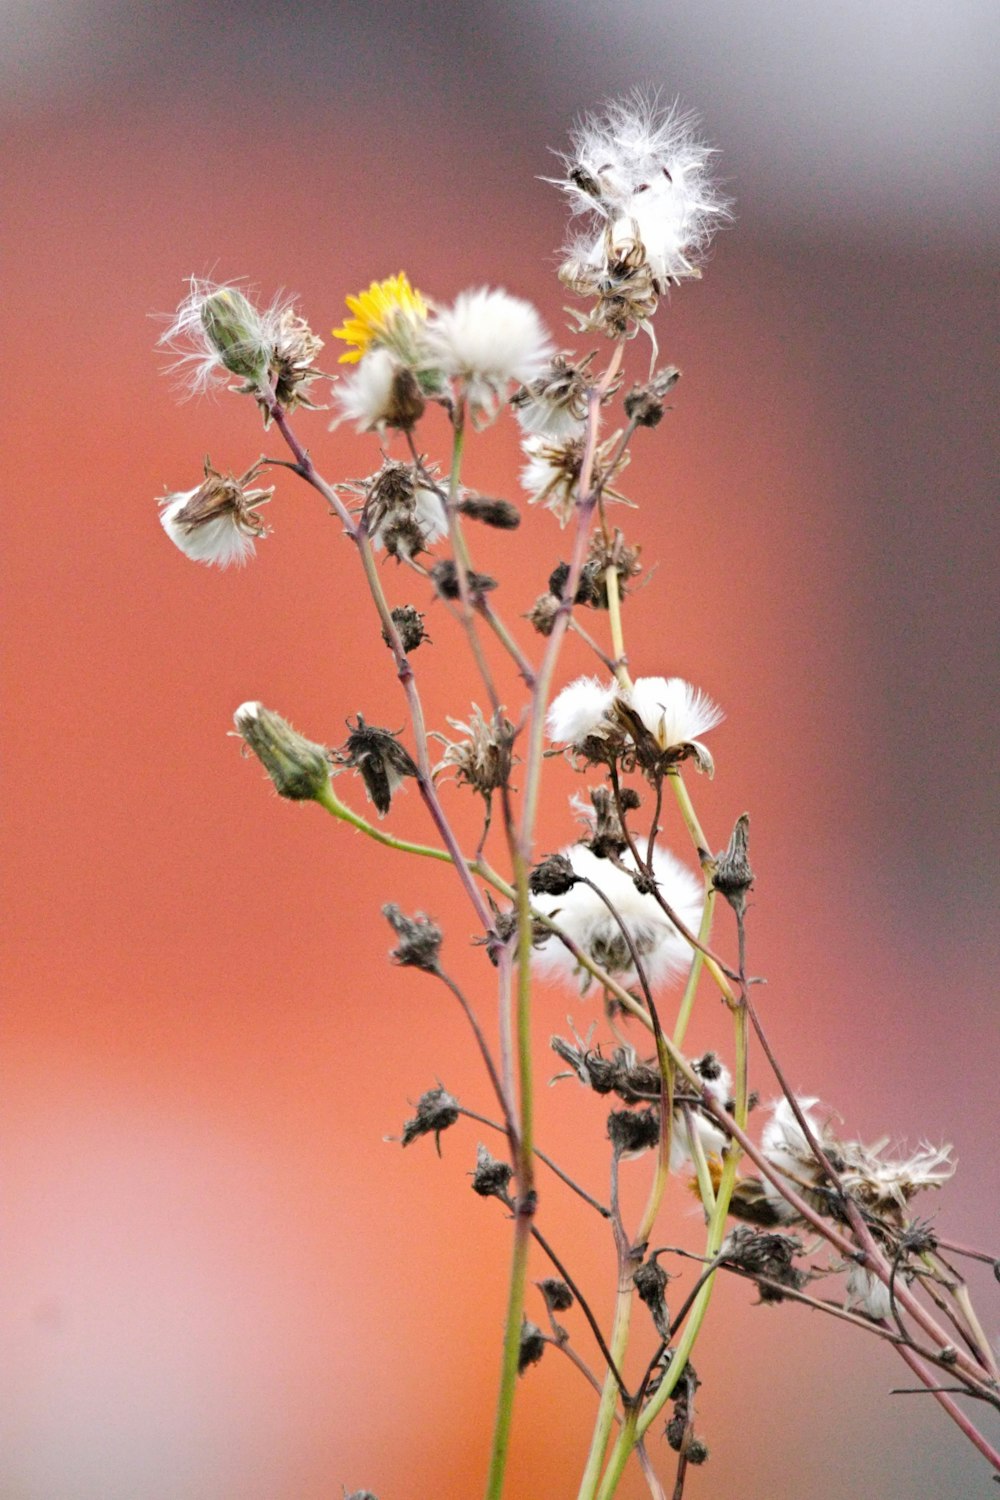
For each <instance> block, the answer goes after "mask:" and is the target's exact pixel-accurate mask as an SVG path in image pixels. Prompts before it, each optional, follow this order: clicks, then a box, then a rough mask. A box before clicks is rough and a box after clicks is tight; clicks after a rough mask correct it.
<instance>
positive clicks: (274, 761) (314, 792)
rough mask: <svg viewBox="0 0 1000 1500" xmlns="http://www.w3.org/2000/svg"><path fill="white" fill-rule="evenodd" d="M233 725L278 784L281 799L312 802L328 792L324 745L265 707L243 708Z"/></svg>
mask: <svg viewBox="0 0 1000 1500" xmlns="http://www.w3.org/2000/svg"><path fill="white" fill-rule="evenodd" d="M233 721H234V723H235V725H236V732H237V734H239V735H240V736H242V738H243V739H245V740H246V742H247V744H248V745H249V746H250V749H251V750H252V751H253V753H254V755H256V757H257V759H258V760H259V761H260V763H261V765H262V766H263V767H264V770H265V771H266V772H267V774H268V776H270V778H271V780H272V781H273V782H274V785H275V789H276V790H277V793H278V796H279V797H290V798H291V799H292V801H294V802H308V801H309V800H310V799H312V798H315V797H318V796H319V795H320V794H321V793H322V792H324V791H325V790H326V787H327V784H328V783H329V780H330V759H329V756H328V755H327V752H326V750H325V749H324V747H323V746H322V745H314V744H313V742H312V740H307V739H306V738H305V737H304V735H301V734H299V733H298V732H297V731H296V730H294V729H293V728H292V726H291V725H290V724H288V723H286V722H285V720H284V719H283V718H282V717H281V716H280V714H276V713H272V712H271V710H270V709H269V708H265V707H264V705H263V704H262V703H244V704H242V705H241V706H240V707H239V708H238V709H237V710H236V713H235V714H234V715H233Z"/></svg>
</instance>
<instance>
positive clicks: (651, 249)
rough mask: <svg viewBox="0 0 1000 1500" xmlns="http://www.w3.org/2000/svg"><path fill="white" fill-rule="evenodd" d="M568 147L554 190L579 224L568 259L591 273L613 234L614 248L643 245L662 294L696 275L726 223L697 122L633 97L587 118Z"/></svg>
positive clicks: (726, 212) (648, 99) (649, 100)
mask: <svg viewBox="0 0 1000 1500" xmlns="http://www.w3.org/2000/svg"><path fill="white" fill-rule="evenodd" d="M571 147H572V149H571V150H570V151H569V152H568V153H567V154H566V155H565V156H564V157H563V161H564V163H565V166H566V175H565V177H564V178H563V179H562V180H561V181H560V182H559V186H561V187H562V188H563V190H564V191H565V192H566V194H567V196H568V198H569V201H570V206H571V209H572V211H573V213H574V215H582V216H583V218H584V224H583V226H582V228H581V229H580V230H578V231H577V232H576V233H575V234H574V235H573V237H572V238H571V241H570V243H569V245H568V246H567V247H566V252H567V254H568V256H569V257H570V258H571V259H573V260H575V261H577V262H579V263H581V264H585V265H591V266H592V267H596V266H597V265H599V264H600V263H601V262H602V261H604V260H605V259H606V257H607V253H608V248H607V246H608V241H606V239H605V234H606V231H608V230H610V235H609V240H610V243H611V244H612V245H614V246H617V247H626V246H628V245H629V244H630V243H634V242H635V240H639V241H640V242H641V244H642V246H643V248H644V251H645V259H646V263H647V264H648V266H649V268H650V271H651V272H652V275H653V277H654V281H655V283H656V285H657V289H658V290H659V291H663V290H665V288H666V286H667V285H668V283H669V282H671V281H679V280H681V279H682V278H684V277H686V276H692V275H696V274H697V267H698V262H699V260H700V259H701V257H702V256H703V254H704V252H705V250H706V248H707V246H708V243H709V241H710V239H711V237H712V234H713V232H714V231H715V228H716V227H717V225H718V224H719V222H720V221H721V220H723V219H725V218H728V217H729V205H728V204H727V202H726V200H725V198H724V196H723V195H722V194H721V193H720V191H719V189H718V188H717V187H716V185H715V184H714V183H713V182H712V180H711V177H710V175H709V170H708V168H709V163H710V161H711V159H712V157H713V155H714V154H715V153H714V151H713V149H712V148H711V147H710V146H708V145H706V144H705V142H704V141H702V140H701V139H700V137H699V133H698V120H697V117H696V116H695V115H693V114H690V113H686V112H684V111H683V110H681V109H679V108H678V106H677V105H676V104H675V105H673V106H672V107H670V108H667V109H664V108H662V107H661V106H660V105H659V104H658V103H657V101H656V99H655V97H651V96H649V95H646V94H643V93H641V92H638V93H634V94H630V95H627V96H626V97H625V98H623V99H617V100H612V101H611V102H610V103H608V104H607V105H605V107H604V109H603V110H602V111H600V112H599V113H596V114H591V115H587V116H585V117H584V118H583V119H582V120H581V121H580V123H579V124H578V125H577V127H576V128H575V129H574V131H573V132H572V134H571Z"/></svg>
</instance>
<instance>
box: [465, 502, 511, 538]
mask: <svg viewBox="0 0 1000 1500" xmlns="http://www.w3.org/2000/svg"><path fill="white" fill-rule="evenodd" d="M458 509H459V510H460V511H461V512H462V515H463V516H470V517H471V518H472V520H473V521H482V523H483V525H484V526H495V527H496V529H497V530H498V531H516V530H517V528H518V526H520V524H521V512H520V511H519V510H518V508H517V506H516V505H512V504H511V502H510V501H509V500H492V499H489V498H487V496H485V495H466V497H465V499H464V500H460V501H459V502H458Z"/></svg>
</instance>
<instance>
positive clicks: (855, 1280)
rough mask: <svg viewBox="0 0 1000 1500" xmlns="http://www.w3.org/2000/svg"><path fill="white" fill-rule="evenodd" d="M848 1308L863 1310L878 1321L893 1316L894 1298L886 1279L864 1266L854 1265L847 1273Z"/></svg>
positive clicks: (867, 1315)
mask: <svg viewBox="0 0 1000 1500" xmlns="http://www.w3.org/2000/svg"><path fill="white" fill-rule="evenodd" d="M847 1310H848V1312H851V1311H857V1312H862V1313H864V1314H865V1316H866V1317H868V1318H874V1319H875V1320H876V1321H877V1322H885V1321H887V1320H888V1319H890V1318H891V1317H892V1299H891V1298H890V1296H889V1288H888V1287H887V1286H886V1284H885V1282H884V1281H880V1280H879V1278H878V1277H877V1276H876V1275H875V1274H874V1273H873V1272H872V1271H866V1270H865V1268H864V1266H857V1265H855V1266H852V1267H851V1269H850V1271H849V1272H848V1275H847Z"/></svg>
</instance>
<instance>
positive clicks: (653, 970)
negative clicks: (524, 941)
mask: <svg viewBox="0 0 1000 1500" xmlns="http://www.w3.org/2000/svg"><path fill="white" fill-rule="evenodd" d="M563 853H564V855H565V856H566V858H567V859H568V860H569V862H570V864H571V865H572V866H573V870H574V871H575V873H576V874H577V875H578V876H580V877H586V878H587V879H589V880H592V881H593V883H594V885H596V886H597V887H598V888H599V890H601V891H602V892H603V893H604V895H605V896H607V898H608V900H609V901H610V902H611V904H612V905H613V906H614V908H615V911H616V912H617V913H618V915H619V916H620V917H621V919H622V921H623V922H624V924H625V927H626V928H627V930H628V933H629V935H630V937H631V939H632V942H633V944H634V946H635V950H636V952H637V954H638V955H639V958H640V959H641V961H642V967H643V971H644V973H645V975H646V978H647V980H648V981H649V983H650V985H651V986H655V985H658V984H661V983H662V982H663V981H664V980H666V979H668V978H670V977H671V976H673V975H674V974H676V973H677V972H678V971H680V970H681V969H683V968H684V967H686V965H687V963H688V961H689V959H690V955H691V950H690V948H689V947H688V944H687V942H686V941H685V939H684V938H683V937H681V935H680V933H679V932H678V931H677V928H676V927H675V926H674V924H673V923H672V922H671V921H670V920H669V919H668V917H667V916H666V914H665V912H664V911H663V908H662V907H661V906H660V904H659V902H658V901H657V899H656V897H655V896H653V895H651V894H646V895H640V893H639V892H638V891H637V890H636V888H635V885H634V883H633V881H632V878H631V876H630V875H628V874H627V873H626V872H625V871H624V870H619V869H617V868H616V866H615V865H613V864H612V863H611V861H610V860H607V859H598V858H597V856H596V855H595V854H592V853H591V851H590V850H589V849H587V848H585V847H584V845H583V844H572V845H570V847H569V848H568V849H564V850H563ZM622 862H623V863H624V864H625V865H626V866H627V867H629V868H631V869H634V868H635V865H634V863H633V862H632V860H631V858H630V856H629V855H628V854H627V853H626V854H624V855H623V856H622ZM653 874H654V876H655V878H656V881H657V884H658V885H659V887H660V890H661V892H662V894H663V897H664V900H665V901H666V902H667V903H668V904H669V905H670V906H671V907H672V908H673V910H674V911H675V912H676V913H677V915H678V917H679V918H680V919H681V921H683V922H684V923H686V924H687V926H688V927H689V928H691V927H694V928H697V926H698V923H699V921H700V918H701V900H702V892H701V884H700V882H699V881H698V880H697V879H696V878H695V876H694V875H693V874H692V873H691V871H690V870H689V869H688V868H687V867H686V866H685V865H683V864H681V862H680V860H679V859H677V858H676V857H675V856H674V855H673V854H671V853H670V851H669V850H668V849H665V848H663V847H662V846H657V847H656V848H655V849H654V851H653ZM532 899H533V903H534V906H535V907H536V909H537V910H538V911H540V912H542V913H544V915H545V916H549V917H552V918H554V920H556V921H557V922H558V923H559V926H560V927H561V928H562V929H563V931H564V932H565V933H566V934H567V936H569V937H571V938H572V939H573V941H574V942H575V943H576V944H577V946H578V947H580V948H581V949H582V950H583V952H584V953H586V954H587V955H588V957H589V958H591V959H592V960H593V962H594V963H597V964H599V965H600V966H601V968H603V969H606V970H607V971H608V972H609V973H610V974H612V975H613V976H617V977H618V978H619V979H620V981H621V982H622V983H623V984H626V985H627V984H635V983H637V982H638V978H639V976H638V974H637V973H636V970H635V966H634V964H633V961H632V956H631V953H630V952H629V947H628V944H627V943H626V941H625V938H624V936H623V934H622V930H621V927H620V926H619V924H618V922H617V921H616V920H615V917H613V916H612V914H611V912H610V911H609V910H608V908H607V906H606V905H605V903H604V902H603V901H602V899H601V897H600V896H599V895H598V894H597V891H595V890H592V889H591V887H590V886H587V885H584V884H582V883H581V884H577V885H575V886H574V887H573V889H572V890H571V891H568V892H567V893H566V894H565V895H563V896H550V895H537V896H535V897H533V898H532ZM534 961H535V963H536V964H537V965H538V967H539V970H540V972H542V973H543V974H548V975H550V976H551V977H553V978H556V979H565V980H568V981H569V982H571V983H572V982H573V981H575V980H579V981H580V982H581V983H582V985H583V988H584V989H586V988H587V986H588V985H589V983H590V978H589V976H588V975H587V973H586V971H581V970H580V969H579V968H578V966H577V963H576V960H575V959H574V957H573V955H572V954H571V953H570V952H569V951H568V949H566V948H565V947H563V945H562V943H560V941H559V939H558V938H557V937H555V936H552V937H550V938H549V939H548V941H547V942H546V943H545V944H544V946H543V947H541V948H540V949H538V950H537V951H536V953H535V955H534Z"/></svg>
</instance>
